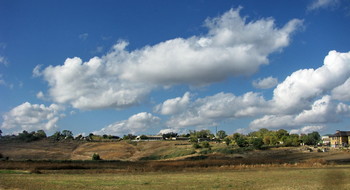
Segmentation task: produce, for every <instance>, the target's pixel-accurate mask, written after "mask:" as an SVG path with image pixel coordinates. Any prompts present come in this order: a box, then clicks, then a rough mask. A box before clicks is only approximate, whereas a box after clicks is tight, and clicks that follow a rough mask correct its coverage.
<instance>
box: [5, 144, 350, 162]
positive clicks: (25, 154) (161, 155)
mask: <svg viewBox="0 0 350 190" xmlns="http://www.w3.org/2000/svg"><path fill="white" fill-rule="evenodd" d="M211 146H212V148H211V150H210V151H209V150H208V149H197V150H195V149H193V148H192V145H191V144H189V143H188V142H186V141H153V142H152V141H149V142H137V143H135V142H126V141H121V142H78V141H62V142H53V141H49V140H43V141H37V142H31V143H5V142H0V153H1V154H3V155H4V156H8V157H9V158H10V159H14V160H25V159H32V160H69V159H72V160H90V159H91V156H92V154H93V153H98V154H99V155H100V156H101V158H102V159H104V160H124V161H137V160H159V159H186V157H187V159H190V158H188V157H196V156H197V157H198V156H199V155H203V154H204V153H205V152H208V153H210V154H207V155H206V156H209V158H208V159H210V158H211V159H230V158H245V159H248V158H249V159H250V160H252V161H253V162H254V161H256V162H259V161H261V160H263V159H265V160H271V161H272V160H273V161H274V162H296V161H303V160H307V159H312V158H321V159H326V160H337V159H343V160H348V161H350V153H348V152H339V151H332V152H327V153H317V152H313V153H305V152H302V151H300V149H301V148H278V149H271V150H265V151H250V152H245V153H243V154H237V153H235V152H234V151H235V149H234V148H227V147H226V145H225V144H216V143H211ZM213 152H214V153H213Z"/></svg>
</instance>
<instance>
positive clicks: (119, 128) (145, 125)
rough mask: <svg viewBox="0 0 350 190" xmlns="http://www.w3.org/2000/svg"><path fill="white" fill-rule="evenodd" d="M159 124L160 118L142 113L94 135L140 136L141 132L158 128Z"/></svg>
mask: <svg viewBox="0 0 350 190" xmlns="http://www.w3.org/2000/svg"><path fill="white" fill-rule="evenodd" d="M159 122H160V118H159V117H157V116H153V115H152V114H151V113H146V112H141V113H138V114H135V115H133V116H131V117H129V119H127V120H123V121H119V122H116V123H113V124H111V125H108V126H107V127H105V128H102V129H101V130H99V131H95V132H93V133H94V134H99V135H103V134H113V135H124V134H140V133H141V132H144V131H146V130H148V129H150V128H152V127H156V126H157V125H159Z"/></svg>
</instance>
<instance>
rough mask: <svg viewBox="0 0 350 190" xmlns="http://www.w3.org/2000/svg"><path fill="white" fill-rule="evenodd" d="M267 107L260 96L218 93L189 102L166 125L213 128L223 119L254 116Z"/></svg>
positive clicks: (172, 126)
mask: <svg viewBox="0 0 350 190" xmlns="http://www.w3.org/2000/svg"><path fill="white" fill-rule="evenodd" d="M266 106H267V102H266V101H265V100H264V98H263V97H262V96H261V95H260V94H256V93H252V92H248V93H246V94H244V95H242V96H235V95H234V94H231V93H222V92H221V93H218V94H215V95H213V96H207V97H204V98H198V99H196V100H195V101H193V102H190V103H189V104H188V106H187V109H186V110H183V111H182V112H179V113H178V114H175V115H173V116H172V117H171V118H170V119H169V121H168V122H167V125H168V126H169V127H171V128H172V129H176V128H184V127H189V126H196V127H203V126H213V125H215V124H216V123H218V122H220V121H221V120H223V119H234V118H241V117H247V116H254V115H256V114H258V113H259V112H261V110H263V109H264V108H265V107H266Z"/></svg>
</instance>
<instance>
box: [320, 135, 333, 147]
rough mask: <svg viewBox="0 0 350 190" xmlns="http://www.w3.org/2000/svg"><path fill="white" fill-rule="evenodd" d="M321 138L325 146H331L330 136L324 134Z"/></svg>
mask: <svg viewBox="0 0 350 190" xmlns="http://www.w3.org/2000/svg"><path fill="white" fill-rule="evenodd" d="M321 140H322V145H323V146H330V144H331V138H330V137H329V136H322V137H321Z"/></svg>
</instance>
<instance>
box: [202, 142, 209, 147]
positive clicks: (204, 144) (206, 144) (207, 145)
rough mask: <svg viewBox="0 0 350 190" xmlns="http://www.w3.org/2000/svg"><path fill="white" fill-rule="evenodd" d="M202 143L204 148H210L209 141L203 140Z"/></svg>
mask: <svg viewBox="0 0 350 190" xmlns="http://www.w3.org/2000/svg"><path fill="white" fill-rule="evenodd" d="M201 144H202V147H203V148H210V144H209V142H208V141H203V142H202V143H201Z"/></svg>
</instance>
